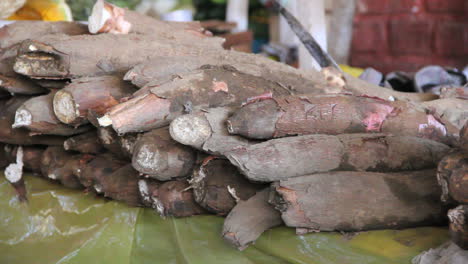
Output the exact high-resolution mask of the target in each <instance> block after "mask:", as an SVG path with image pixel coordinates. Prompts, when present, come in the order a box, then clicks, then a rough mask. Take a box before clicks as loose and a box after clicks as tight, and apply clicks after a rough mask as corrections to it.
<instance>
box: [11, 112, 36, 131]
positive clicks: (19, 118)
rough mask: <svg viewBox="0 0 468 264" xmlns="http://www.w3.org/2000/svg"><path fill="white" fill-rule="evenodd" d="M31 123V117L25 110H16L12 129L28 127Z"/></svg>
mask: <svg viewBox="0 0 468 264" xmlns="http://www.w3.org/2000/svg"><path fill="white" fill-rule="evenodd" d="M31 123H32V115H31V113H30V112H29V111H28V110H26V109H18V110H17V111H16V113H15V122H14V123H13V125H12V126H11V127H12V128H18V127H25V126H29V125H31Z"/></svg>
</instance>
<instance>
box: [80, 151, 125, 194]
mask: <svg viewBox="0 0 468 264" xmlns="http://www.w3.org/2000/svg"><path fill="white" fill-rule="evenodd" d="M126 164H127V162H125V161H122V160H120V159H118V158H116V157H115V156H114V155H112V154H110V153H105V154H101V155H98V156H96V157H95V158H94V159H92V160H91V161H89V162H88V163H86V164H85V165H84V167H83V168H82V169H81V172H80V173H79V174H78V175H77V176H78V179H79V181H80V183H81V184H82V185H83V186H84V187H85V188H86V189H87V190H88V191H92V192H95V189H94V185H95V183H96V179H97V178H102V177H104V176H102V175H111V174H112V173H113V172H115V171H116V170H118V169H120V168H121V167H123V166H125V165H126Z"/></svg>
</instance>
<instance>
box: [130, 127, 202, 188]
mask: <svg viewBox="0 0 468 264" xmlns="http://www.w3.org/2000/svg"><path fill="white" fill-rule="evenodd" d="M195 161H196V152H195V151H194V150H193V149H191V148H189V147H187V146H184V145H182V144H179V143H178V142H176V141H174V140H173V139H172V138H171V136H170V134H169V129H168V128H167V127H165V128H160V129H155V130H153V131H150V132H147V133H145V134H144V135H142V136H141V137H140V138H139V139H138V141H137V142H136V143H135V146H134V148H133V157H132V165H133V167H134V168H135V169H136V170H137V171H139V172H141V173H143V174H146V175H148V176H150V177H152V178H155V179H158V180H161V181H167V180H171V179H172V178H176V177H183V176H187V175H188V174H189V173H190V172H191V171H192V169H193V167H194V165H195Z"/></svg>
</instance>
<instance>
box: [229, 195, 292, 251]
mask: <svg viewBox="0 0 468 264" xmlns="http://www.w3.org/2000/svg"><path fill="white" fill-rule="evenodd" d="M269 189H270V188H266V189H264V190H262V191H260V192H258V193H257V194H255V195H254V196H252V197H251V198H250V199H248V200H247V201H240V202H239V203H238V204H237V205H236V206H235V207H234V208H233V209H232V211H231V212H230V213H229V214H228V216H227V217H226V219H225V220H224V224H223V231H222V236H223V238H224V240H225V241H227V242H228V243H230V244H231V245H233V246H234V247H236V248H237V249H239V250H244V249H245V248H247V247H248V246H249V245H250V244H251V243H254V242H255V240H257V238H258V237H260V235H261V234H262V233H263V232H265V231H267V230H268V229H270V228H273V227H275V226H279V225H281V224H282V223H283V221H282V220H281V214H280V212H279V211H277V210H275V208H274V207H273V206H272V205H271V204H269V203H268V198H269V192H270V190H269Z"/></svg>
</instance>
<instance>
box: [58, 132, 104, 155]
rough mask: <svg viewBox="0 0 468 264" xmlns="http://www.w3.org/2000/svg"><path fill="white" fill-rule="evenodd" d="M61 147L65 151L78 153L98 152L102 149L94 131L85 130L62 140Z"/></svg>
mask: <svg viewBox="0 0 468 264" xmlns="http://www.w3.org/2000/svg"><path fill="white" fill-rule="evenodd" d="M63 148H64V149H65V150H67V151H77V152H80V153H89V154H99V153H102V152H103V151H104V147H103V146H102V145H101V142H100V141H99V138H98V136H97V132H96V131H90V132H86V133H84V134H81V135H77V136H73V137H70V138H68V139H67V140H65V142H63Z"/></svg>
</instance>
